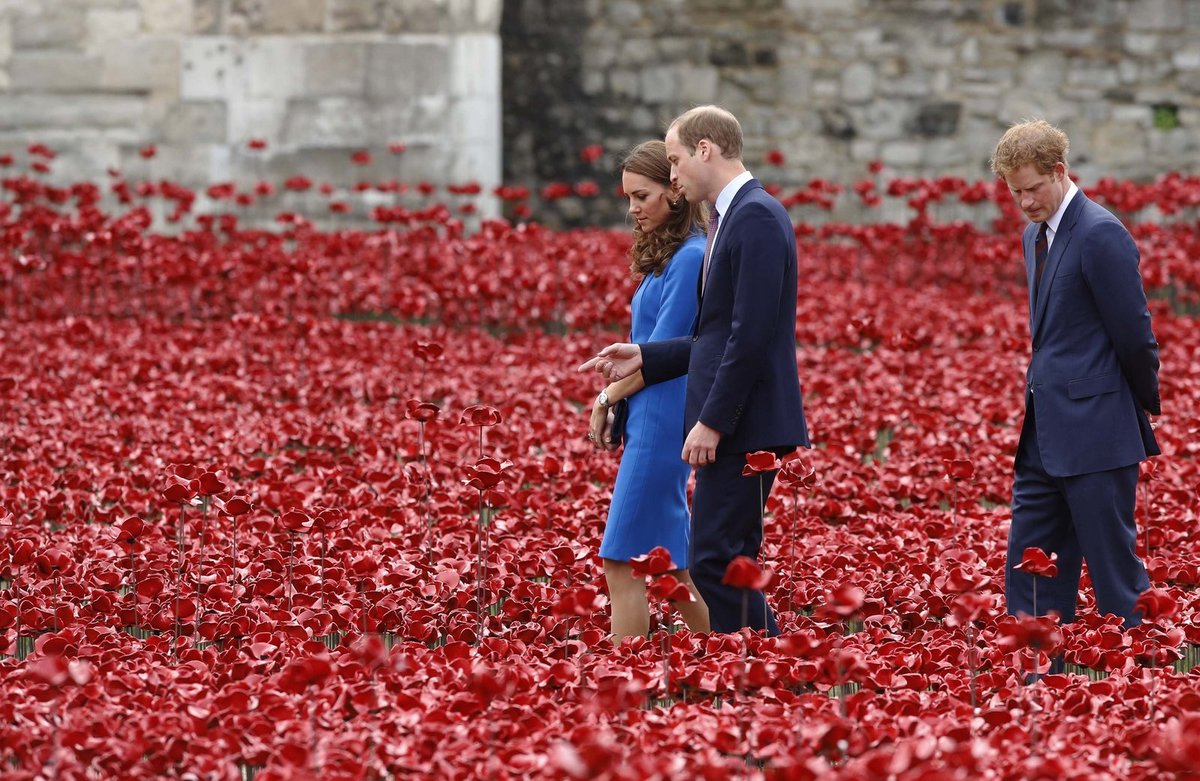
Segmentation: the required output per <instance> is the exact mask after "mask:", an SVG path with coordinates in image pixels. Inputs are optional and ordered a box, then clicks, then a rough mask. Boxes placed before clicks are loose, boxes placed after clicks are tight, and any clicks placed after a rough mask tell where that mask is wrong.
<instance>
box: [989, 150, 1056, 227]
mask: <svg viewBox="0 0 1200 781" xmlns="http://www.w3.org/2000/svg"><path fill="white" fill-rule="evenodd" d="M1004 181H1005V183H1006V184H1007V185H1008V191H1009V192H1010V193H1012V197H1013V201H1014V202H1015V203H1016V204H1017V206H1018V207H1019V208H1020V209H1021V211H1022V212H1024V213H1025V216H1026V217H1028V218H1029V221H1030V222H1045V221H1046V220H1048V219H1050V218H1051V217H1053V216H1054V213H1055V212H1056V211H1058V207H1059V205H1060V204H1061V203H1062V199H1063V196H1065V195H1066V194H1067V190H1068V189H1069V188H1070V186H1071V183H1070V180H1069V179H1068V178H1067V166H1066V165H1065V164H1063V163H1055V164H1054V169H1053V170H1052V171H1050V173H1048V174H1044V173H1042V172H1041V171H1039V170H1038V169H1037V166H1035V165H1034V164H1033V163H1026V164H1025V165H1023V166H1021V167H1020V168H1018V169H1016V170H1015V171H1010V172H1009V173H1008V176H1005V177H1004Z"/></svg>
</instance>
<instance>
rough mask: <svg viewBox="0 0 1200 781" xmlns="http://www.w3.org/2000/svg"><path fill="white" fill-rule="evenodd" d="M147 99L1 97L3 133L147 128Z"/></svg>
mask: <svg viewBox="0 0 1200 781" xmlns="http://www.w3.org/2000/svg"><path fill="white" fill-rule="evenodd" d="M145 107H146V99H145V98H143V97H138V96H134V95H96V94H76V95H70V96H69V99H68V98H67V97H64V96H63V95H48V94H38V95H17V94H10V95H0V131H4V130H16V131H29V132H34V131H38V130H43V129H65V130H71V131H73V132H76V133H78V132H79V129H80V128H92V129H95V130H106V131H111V130H117V129H121V128H130V129H134V128H136V129H139V130H141V129H143V125H144V123H143V120H142V116H143V114H144V111H145Z"/></svg>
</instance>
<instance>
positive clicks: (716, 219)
mask: <svg viewBox="0 0 1200 781" xmlns="http://www.w3.org/2000/svg"><path fill="white" fill-rule="evenodd" d="M720 225H721V215H720V214H718V213H717V209H716V207H715V206H714V207H713V210H712V212H711V213H710V214H709V215H708V241H707V242H705V245H704V265H703V267H702V268H701V269H700V290H701V291H703V290H704V288H705V287H706V286H707V285H708V264H709V261H711V260H712V249H713V239H715V238H716V237H717V228H718V227H719V226H720Z"/></svg>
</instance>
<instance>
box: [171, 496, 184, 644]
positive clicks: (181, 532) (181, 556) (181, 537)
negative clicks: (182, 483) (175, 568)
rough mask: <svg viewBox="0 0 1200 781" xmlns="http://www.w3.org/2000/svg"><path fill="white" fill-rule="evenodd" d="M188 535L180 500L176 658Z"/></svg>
mask: <svg viewBox="0 0 1200 781" xmlns="http://www.w3.org/2000/svg"><path fill="white" fill-rule="evenodd" d="M186 536H187V531H186V529H185V527H184V525H183V502H180V503H179V529H178V532H177V537H178V540H179V578H178V580H177V581H176V585H175V639H174V641H173V642H172V643H171V655H172V656H173V657H174V658H176V659H178V658H179V632H180V626H179V623H180V622H179V596H180V593H181V592H182V591H183V574H184V573H183V562H184V551H183V546H184V541H185V539H186Z"/></svg>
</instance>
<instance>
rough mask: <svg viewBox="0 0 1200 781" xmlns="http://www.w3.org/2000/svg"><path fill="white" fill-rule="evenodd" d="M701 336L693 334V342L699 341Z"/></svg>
mask: <svg viewBox="0 0 1200 781" xmlns="http://www.w3.org/2000/svg"><path fill="white" fill-rule="evenodd" d="M699 338H700V337H699V336H693V337H692V341H693V342H695V341H697V340H698V339H699Z"/></svg>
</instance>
